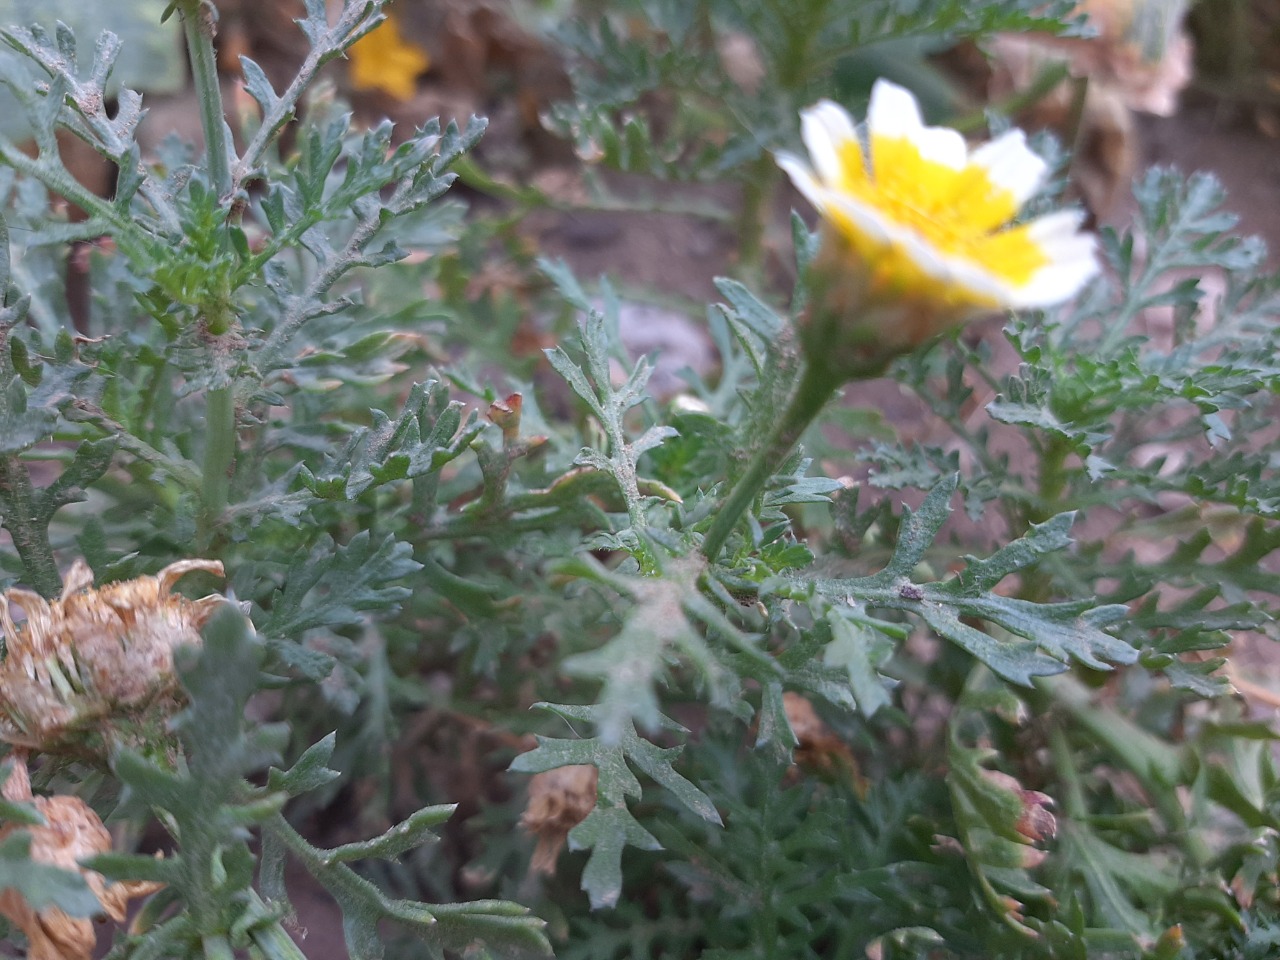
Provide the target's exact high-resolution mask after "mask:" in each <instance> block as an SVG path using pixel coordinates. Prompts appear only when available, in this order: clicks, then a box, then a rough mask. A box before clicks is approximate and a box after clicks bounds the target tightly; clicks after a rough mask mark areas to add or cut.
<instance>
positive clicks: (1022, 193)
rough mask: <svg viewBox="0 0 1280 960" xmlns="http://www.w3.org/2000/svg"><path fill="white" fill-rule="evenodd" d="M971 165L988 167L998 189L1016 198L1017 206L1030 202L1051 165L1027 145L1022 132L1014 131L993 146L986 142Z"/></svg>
mask: <svg viewBox="0 0 1280 960" xmlns="http://www.w3.org/2000/svg"><path fill="white" fill-rule="evenodd" d="M969 162H970V163H976V164H977V165H978V166H980V167H985V168H986V171H987V175H988V176H989V177H990V178H991V180H992V182H993V183H995V184H996V185H997V186H999V187H1002V188H1003V189H1005V190H1008V191H1009V193H1011V194H1012V195H1013V198H1014V202H1015V204H1016V205H1017V206H1022V204H1024V203H1025V202H1026V201H1027V200H1029V199H1030V198H1031V197H1032V196H1033V195H1034V194H1035V192H1036V191H1037V190H1039V189H1040V184H1041V183H1043V182H1044V176H1045V173H1046V172H1048V169H1049V165H1048V164H1047V163H1045V162H1044V160H1043V159H1041V158H1040V156H1039V155H1038V154H1036V153H1035V152H1034V151H1033V150H1032V149H1031V148H1030V147H1028V146H1027V137H1026V134H1024V133H1023V132H1022V131H1021V130H1010V131H1008V132H1007V133H1004V134H1002V135H1001V136H999V137H997V138H996V139H994V140H992V141H990V142H989V143H984V144H983V145H982V146H980V147H979V148H978V149H977V150H975V151H973V154H972V155H971V156H970V158H969Z"/></svg>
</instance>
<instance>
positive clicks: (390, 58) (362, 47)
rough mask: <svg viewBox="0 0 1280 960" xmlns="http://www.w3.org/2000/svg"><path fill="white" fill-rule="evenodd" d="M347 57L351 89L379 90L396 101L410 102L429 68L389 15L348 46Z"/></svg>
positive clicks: (425, 58) (422, 54)
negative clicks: (421, 77)
mask: <svg viewBox="0 0 1280 960" xmlns="http://www.w3.org/2000/svg"><path fill="white" fill-rule="evenodd" d="M347 57H348V59H350V61H351V65H350V66H349V67H348V68H347V76H348V77H349V78H350V80H351V85H352V86H353V87H355V88H356V89H357V90H380V91H382V92H383V93H386V94H389V95H390V96H393V97H395V98H396V99H397V100H409V99H412V97H413V95H414V93H416V92H417V89H418V77H419V76H420V75H422V74H424V73H426V72H427V67H429V66H430V65H431V60H430V58H429V57H428V56H427V52H426V51H425V50H423V49H422V48H421V47H420V46H418V45H417V44H416V43H413V42H412V41H410V40H406V39H405V37H404V35H403V34H402V33H401V32H400V25H399V24H398V23H396V21H395V20H394V19H393V18H392V17H391V15H390V14H388V15H387V18H386V20H384V21H383V22H382V23H381V24H379V25H378V26H376V27H374V28H373V29H372V30H370V31H369V32H368V33H366V34H365V35H364V36H363V37H361V38H360V39H359V40H357V41H356V42H355V43H354V44H352V46H351V49H350V50H348V51H347Z"/></svg>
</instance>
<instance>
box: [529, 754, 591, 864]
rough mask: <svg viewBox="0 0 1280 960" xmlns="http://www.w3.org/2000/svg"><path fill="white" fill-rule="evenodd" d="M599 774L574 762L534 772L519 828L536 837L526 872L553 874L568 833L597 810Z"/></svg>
mask: <svg viewBox="0 0 1280 960" xmlns="http://www.w3.org/2000/svg"><path fill="white" fill-rule="evenodd" d="M598 780H599V772H598V771H597V770H596V768H595V767H593V766H591V765H590V764H583V763H574V764H570V765H569V766H566V767H556V768H554V769H552V770H544V771H543V772H542V773H536V774H534V775H533V777H532V778H531V779H530V781H529V800H528V802H527V803H526V804H525V808H524V813H523V814H521V816H520V826H521V827H523V828H524V829H525V830H526V831H528V832H529V833H532V834H533V835H534V836H536V837H537V838H538V846H537V847H536V849H535V850H534V851H533V861H532V862H531V863H530V865H529V869H530V870H531V871H532V872H534V873H544V874H552V873H555V870H556V858H557V857H558V856H559V855H560V851H561V849H562V848H563V847H564V842H565V838H567V837H568V836H569V831H570V830H572V829H573V828H574V827H576V826H577V825H578V824H580V823H581V822H582V821H583V820H585V819H586V818H587V816H588V815H589V814H590V813H591V811H592V810H594V809H595V807H596V785H597V782H598Z"/></svg>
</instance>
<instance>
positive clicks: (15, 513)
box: [0, 457, 62, 597]
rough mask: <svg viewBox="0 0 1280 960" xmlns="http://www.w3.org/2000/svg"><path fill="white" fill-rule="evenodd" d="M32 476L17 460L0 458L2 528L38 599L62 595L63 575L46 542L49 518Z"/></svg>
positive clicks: (14, 458) (50, 547)
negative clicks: (20, 561)
mask: <svg viewBox="0 0 1280 960" xmlns="http://www.w3.org/2000/svg"><path fill="white" fill-rule="evenodd" d="M38 500H39V498H38V495H37V493H36V490H35V487H34V486H33V485H32V483H31V474H29V473H27V468H26V465H25V464H23V463H22V461H20V460H19V459H18V458H17V457H0V506H3V509H4V528H5V529H6V530H8V531H9V536H10V537H11V538H12V539H13V546H14V548H15V549H16V550H17V551H18V556H19V557H20V558H21V560H22V566H23V568H24V569H25V570H26V574H27V582H28V583H29V584H30V585H31V586H32V587H34V588H35V589H36V590H37V591H38V592H39V593H40V595H41V596H44V597H56V596H57V595H58V594H59V593H61V592H62V576H61V575H60V574H59V573H58V561H57V560H55V559H54V557H53V546H52V545H51V544H50V543H49V518H48V517H47V516H46V515H45V513H46V511H45V509H44V507H43V506H42V505H41V504H40V503H39V502H38Z"/></svg>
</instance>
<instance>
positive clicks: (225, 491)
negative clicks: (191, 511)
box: [200, 387, 236, 547]
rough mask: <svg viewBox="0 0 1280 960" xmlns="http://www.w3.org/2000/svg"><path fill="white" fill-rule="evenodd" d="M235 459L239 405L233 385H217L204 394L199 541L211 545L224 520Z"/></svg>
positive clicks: (203, 544)
mask: <svg viewBox="0 0 1280 960" xmlns="http://www.w3.org/2000/svg"><path fill="white" fill-rule="evenodd" d="M235 459H236V405H235V393H234V391H233V389H232V388H231V387H217V388H215V389H213V390H210V391H209V392H208V394H207V396H206V397H205V448H204V466H203V469H202V471H201V473H202V477H201V487H200V489H201V492H202V503H201V511H200V542H201V545H202V546H206V547H207V546H208V544H209V543H210V541H211V540H212V538H213V534H214V530H215V529H216V528H217V526H218V524H219V523H220V522H221V521H222V514H223V512H224V511H225V510H226V508H227V498H228V495H229V493H230V490H231V472H232V470H233V469H234V467H235Z"/></svg>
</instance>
